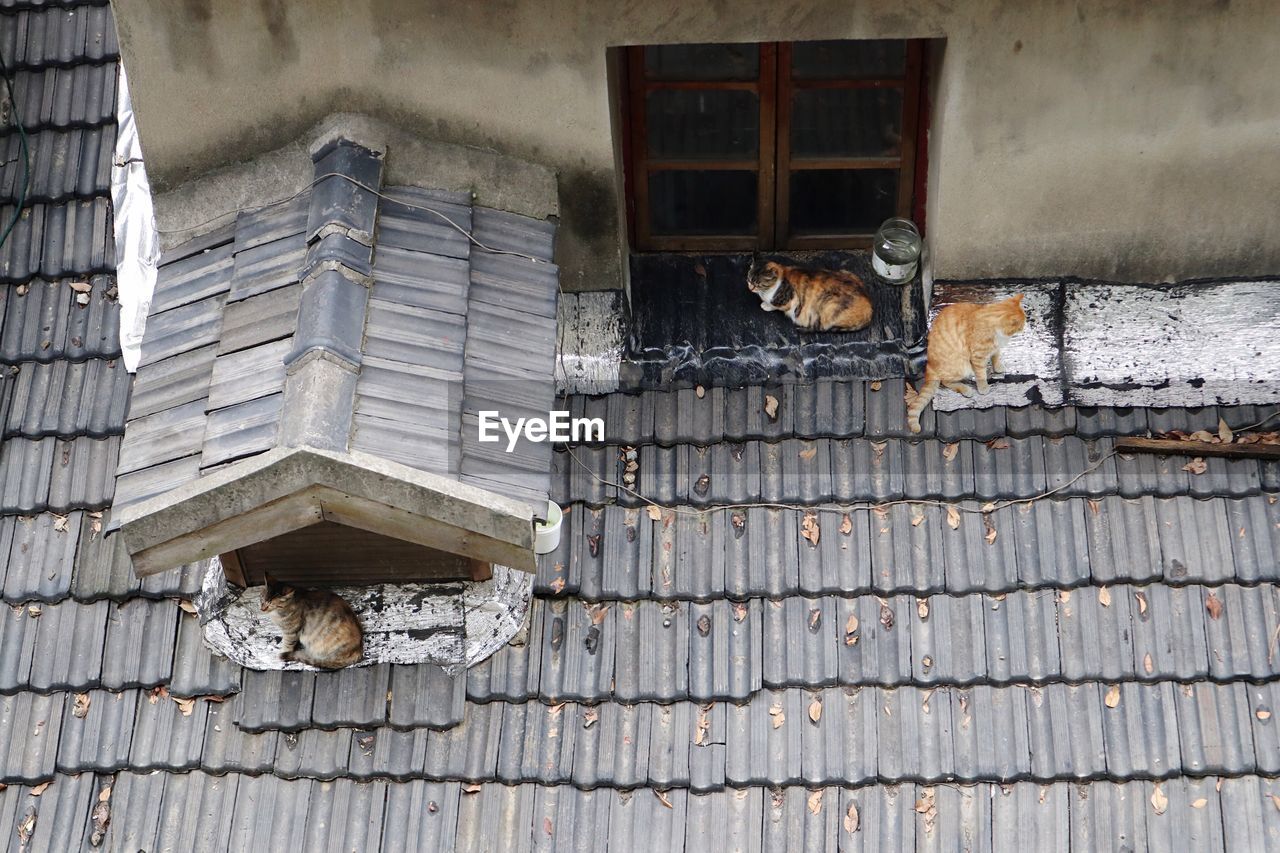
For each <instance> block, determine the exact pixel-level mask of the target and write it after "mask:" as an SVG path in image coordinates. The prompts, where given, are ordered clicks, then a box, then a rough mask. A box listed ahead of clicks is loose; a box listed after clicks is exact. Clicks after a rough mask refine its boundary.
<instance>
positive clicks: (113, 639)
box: [102, 598, 182, 690]
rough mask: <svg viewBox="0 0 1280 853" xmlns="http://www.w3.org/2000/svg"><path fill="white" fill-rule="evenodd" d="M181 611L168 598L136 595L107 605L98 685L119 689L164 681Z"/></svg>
mask: <svg viewBox="0 0 1280 853" xmlns="http://www.w3.org/2000/svg"><path fill="white" fill-rule="evenodd" d="M181 615H182V611H181V610H179V609H178V607H177V606H176V605H175V604H174V603H173V602H172V601H168V600H160V601H148V600H146V599H140V598H139V599H133V600H132V601H127V602H125V603H124V604H121V605H111V611H110V617H109V618H108V619H107V626H106V627H107V632H106V642H105V644H104V646H103V650H102V686H103V687H105V688H107V689H108V690H121V689H123V688H126V687H137V686H141V685H151V684H161V683H164V682H167V681H168V680H169V678H170V675H171V673H172V671H173V650H174V642H175V635H176V633H177V627H178V619H179V617H181Z"/></svg>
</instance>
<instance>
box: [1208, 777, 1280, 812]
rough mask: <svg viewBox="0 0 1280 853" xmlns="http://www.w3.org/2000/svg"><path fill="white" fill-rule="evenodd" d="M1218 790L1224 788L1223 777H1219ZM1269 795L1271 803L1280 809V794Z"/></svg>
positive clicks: (1277, 809)
mask: <svg viewBox="0 0 1280 853" xmlns="http://www.w3.org/2000/svg"><path fill="white" fill-rule="evenodd" d="M1218 790H1219V791H1221V790H1222V780H1221V779H1219V780H1218ZM1267 796H1268V797H1270V798H1271V805H1273V806H1275V807H1276V811H1280V795H1276V794H1267Z"/></svg>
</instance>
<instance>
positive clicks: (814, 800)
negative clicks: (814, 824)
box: [809, 788, 823, 814]
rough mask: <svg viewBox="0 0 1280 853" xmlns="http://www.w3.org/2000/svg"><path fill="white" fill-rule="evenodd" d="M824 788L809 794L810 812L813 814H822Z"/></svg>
mask: <svg viewBox="0 0 1280 853" xmlns="http://www.w3.org/2000/svg"><path fill="white" fill-rule="evenodd" d="M822 790H823V789H822V788H819V789H818V790H816V791H813V792H811V793H810V794H809V812H810V813H811V814H822Z"/></svg>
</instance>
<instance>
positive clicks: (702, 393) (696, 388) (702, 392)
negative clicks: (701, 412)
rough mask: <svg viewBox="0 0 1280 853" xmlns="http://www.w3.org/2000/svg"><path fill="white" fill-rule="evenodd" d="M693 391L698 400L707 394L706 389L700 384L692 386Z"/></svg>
mask: <svg viewBox="0 0 1280 853" xmlns="http://www.w3.org/2000/svg"><path fill="white" fill-rule="evenodd" d="M693 393H694V394H695V395H696V396H697V398H698V399H699V400H701V399H702V398H703V397H705V396H707V389H706V388H703V387H702V386H701V385H696V386H694V389H693Z"/></svg>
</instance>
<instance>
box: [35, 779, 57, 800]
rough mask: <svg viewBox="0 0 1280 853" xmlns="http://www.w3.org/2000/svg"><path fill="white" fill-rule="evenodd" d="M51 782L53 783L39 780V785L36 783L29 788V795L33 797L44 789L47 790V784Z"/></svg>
mask: <svg viewBox="0 0 1280 853" xmlns="http://www.w3.org/2000/svg"><path fill="white" fill-rule="evenodd" d="M52 784H53V783H52V782H41V783H40V784H39V785H36V786H35V787H34V788H32V789H31V796H33V797H38V796H40V795H41V794H43V793H44V792H45V791H47V790H49V786H50V785H52Z"/></svg>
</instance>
